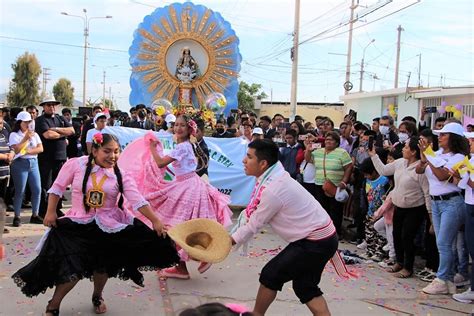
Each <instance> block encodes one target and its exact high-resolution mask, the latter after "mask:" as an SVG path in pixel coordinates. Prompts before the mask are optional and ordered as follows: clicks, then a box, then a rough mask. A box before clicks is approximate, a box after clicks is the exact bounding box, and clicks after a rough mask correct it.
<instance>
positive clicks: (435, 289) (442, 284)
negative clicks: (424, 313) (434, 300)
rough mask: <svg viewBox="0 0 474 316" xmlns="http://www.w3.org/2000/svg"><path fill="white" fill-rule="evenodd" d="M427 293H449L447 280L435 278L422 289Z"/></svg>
mask: <svg viewBox="0 0 474 316" xmlns="http://www.w3.org/2000/svg"><path fill="white" fill-rule="evenodd" d="M422 291H423V292H424V293H426V294H432V295H434V294H448V293H449V289H448V284H447V282H446V281H443V280H441V279H438V278H435V279H434V280H433V282H431V283H430V284H428V286H426V287H424V288H423V290H422Z"/></svg>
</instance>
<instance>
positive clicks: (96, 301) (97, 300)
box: [92, 296, 107, 314]
mask: <svg viewBox="0 0 474 316" xmlns="http://www.w3.org/2000/svg"><path fill="white" fill-rule="evenodd" d="M92 305H94V311H95V313H96V314H104V313H106V312H107V306H106V305H105V301H104V299H103V298H102V296H92ZM101 306H104V311H100V307H101Z"/></svg>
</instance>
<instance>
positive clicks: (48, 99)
mask: <svg viewBox="0 0 474 316" xmlns="http://www.w3.org/2000/svg"><path fill="white" fill-rule="evenodd" d="M50 103H53V104H61V102H59V101H56V99H55V98H54V97H51V96H46V97H45V98H44V99H43V101H41V103H40V104H39V106H43V105H45V104H50Z"/></svg>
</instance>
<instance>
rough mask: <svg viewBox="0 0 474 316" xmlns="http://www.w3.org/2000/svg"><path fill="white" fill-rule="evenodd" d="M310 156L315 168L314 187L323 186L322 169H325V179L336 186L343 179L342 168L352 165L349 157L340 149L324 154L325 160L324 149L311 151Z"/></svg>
mask: <svg viewBox="0 0 474 316" xmlns="http://www.w3.org/2000/svg"><path fill="white" fill-rule="evenodd" d="M312 155H313V160H314V166H315V167H316V180H315V182H316V185H323V184H324V180H325V177H324V169H326V179H328V180H330V181H331V182H332V183H334V184H335V185H338V184H339V183H340V182H341V181H342V178H344V167H345V166H347V165H349V164H351V163H352V159H351V156H349V154H348V153H347V151H345V150H344V149H342V148H336V149H334V150H333V151H331V152H329V153H328V154H326V159H325V158H324V156H325V149H324V148H321V149H317V150H315V151H313V153H312ZM324 160H326V161H324Z"/></svg>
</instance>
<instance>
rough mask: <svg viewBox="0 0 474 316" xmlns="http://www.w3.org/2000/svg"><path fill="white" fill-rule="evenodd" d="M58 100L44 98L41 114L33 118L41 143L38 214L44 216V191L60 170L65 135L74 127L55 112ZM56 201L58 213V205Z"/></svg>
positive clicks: (70, 132)
mask: <svg viewBox="0 0 474 316" xmlns="http://www.w3.org/2000/svg"><path fill="white" fill-rule="evenodd" d="M59 104H60V102H58V101H56V100H55V99H54V98H51V97H50V98H46V99H45V100H44V101H43V102H41V103H40V104H39V106H42V107H43V114H42V115H40V116H38V117H37V118H36V120H35V130H36V133H38V135H39V136H40V138H41V142H42V143H43V149H44V150H43V152H42V153H40V154H39V155H38V165H39V169H40V176H41V201H40V209H39V215H40V216H41V217H44V215H45V214H46V208H47V202H48V197H47V193H46V191H47V190H49V188H50V187H51V185H52V184H53V182H54V180H56V177H57V175H58V173H59V170H61V167H62V165H63V164H64V162H65V161H66V159H67V155H66V147H67V141H66V137H68V136H71V135H73V134H74V128H73V127H72V125H71V123H69V122H67V121H66V120H65V119H64V117H62V116H60V115H58V114H56V110H55V109H56V106H57V105H59ZM60 204H61V203H58V215H62V214H61V213H60V211H59V210H60V207H61V205H60Z"/></svg>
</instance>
